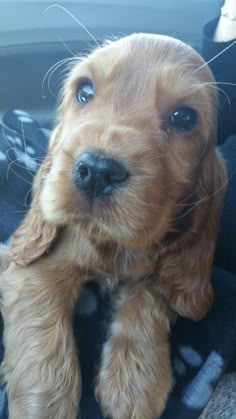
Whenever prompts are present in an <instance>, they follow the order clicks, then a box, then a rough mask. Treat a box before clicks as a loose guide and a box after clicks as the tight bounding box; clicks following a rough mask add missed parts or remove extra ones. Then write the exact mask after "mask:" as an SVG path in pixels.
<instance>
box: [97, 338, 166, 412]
mask: <svg viewBox="0 0 236 419" xmlns="http://www.w3.org/2000/svg"><path fill="white" fill-rule="evenodd" d="M135 346H136V345H133V344H132V343H130V342H121V344H120V345H119V344H118V343H116V344H111V343H107V344H106V346H105V348H104V352H103V359H102V366H101V370H100V373H99V375H98V379H97V385H96V396H97V398H98V400H99V401H100V403H101V408H102V411H103V414H104V416H105V417H109V418H111V419H156V418H157V417H159V416H160V415H161V413H162V412H163V410H164V408H165V405H166V402H167V398H168V395H169V392H170V390H171V387H172V377H171V374H170V372H169V370H168V368H166V369H165V365H161V364H160V368H159V370H158V365H157V364H155V362H154V365H153V364H152V360H153V356H149V355H150V354H149V353H148V352H149V351H148V349H147V353H146V357H145V358H144V357H143V355H142V354H141V353H140V352H139V348H138V346H137V347H135ZM141 352H142V351H141ZM151 352H152V351H151ZM141 355H142V356H141ZM151 355H153V354H151ZM160 361H161V360H160Z"/></svg>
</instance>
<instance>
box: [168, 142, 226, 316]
mask: <svg viewBox="0 0 236 419" xmlns="http://www.w3.org/2000/svg"><path fill="white" fill-rule="evenodd" d="M225 186H226V172H225V167H224V162H223V159H222V158H221V157H220V156H219V155H218V154H217V152H216V151H215V150H210V151H209V152H208V156H207V157H206V158H205V159H204V164H203V165H202V173H201V175H200V179H199V182H198V186H197V202H199V204H198V205H196V207H195V209H194V213H193V223H192V226H191V227H190V229H191V231H189V232H187V234H186V236H185V237H183V238H182V242H181V239H180V242H179V244H176V246H174V245H172V249H171V248H170V251H169V252H167V254H166V257H164V259H163V262H162V265H161V270H160V282H161V284H162V287H163V289H164V292H165V293H166V296H167V298H168V301H169V303H170V305H171V307H172V309H173V310H174V311H175V312H177V313H178V314H179V315H181V316H184V317H188V318H190V319H193V320H199V319H201V318H202V317H204V315H205V314H206V313H207V311H208V309H209V308H210V305H211V303H212V299H213V290H212V285H211V266H212V261H213V257H214V251H215V244H216V240H217V233H218V227H219V219H220V213H221V208H222V204H223V198H224V192H225Z"/></svg>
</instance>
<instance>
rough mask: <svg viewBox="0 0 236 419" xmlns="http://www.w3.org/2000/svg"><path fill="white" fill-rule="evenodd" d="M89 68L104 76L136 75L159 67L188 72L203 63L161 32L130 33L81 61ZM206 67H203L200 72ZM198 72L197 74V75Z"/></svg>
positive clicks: (191, 51) (153, 72)
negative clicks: (158, 33)
mask: <svg viewBox="0 0 236 419" xmlns="http://www.w3.org/2000/svg"><path fill="white" fill-rule="evenodd" d="M84 64H85V65H86V66H88V68H89V70H90V71H91V72H92V73H93V74H94V73H95V74H97V75H99V76H101V77H103V79H110V78H112V77H113V78H114V77H115V76H120V77H121V76H122V75H125V74H129V75H130V76H131V75H132V76H133V77H135V78H136V79H137V78H138V77H139V78H142V79H143V78H144V76H145V78H146V79H147V77H148V76H150V75H153V76H157V75H159V77H160V74H161V72H162V71H167V70H172V71H173V72H175V71H176V70H181V69H182V72H183V71H185V73H186V71H187V72H188V73H189V74H190V73H191V71H192V72H193V71H194V70H196V69H197V68H199V67H200V66H201V65H202V64H203V60H202V59H201V57H200V56H199V55H198V54H197V53H196V52H195V51H194V50H193V49H192V48H191V47H190V46H188V45H186V44H185V43H183V42H181V41H179V40H177V39H174V38H171V37H168V36H162V35H154V34H133V35H130V36H127V37H124V38H121V39H119V40H117V41H111V42H107V43H105V45H104V46H103V47H101V48H98V49H97V50H96V51H94V53H92V54H91V55H90V56H89V57H88V58H87V60H86V61H85V63H84ZM204 72H205V71H204V70H203V73H204ZM200 77H201V74H200V73H199V74H198V75H196V78H200Z"/></svg>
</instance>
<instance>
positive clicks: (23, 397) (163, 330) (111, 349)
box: [0, 34, 225, 419]
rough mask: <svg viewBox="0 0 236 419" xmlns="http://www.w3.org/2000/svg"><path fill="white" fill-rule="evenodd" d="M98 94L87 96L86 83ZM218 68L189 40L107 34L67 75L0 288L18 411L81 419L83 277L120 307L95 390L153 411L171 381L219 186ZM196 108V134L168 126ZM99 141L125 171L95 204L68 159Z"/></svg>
mask: <svg viewBox="0 0 236 419" xmlns="http://www.w3.org/2000/svg"><path fill="white" fill-rule="evenodd" d="M83 77H90V78H92V80H93V82H94V84H95V88H96V92H95V97H94V98H93V100H92V101H91V102H89V103H88V104H86V105H85V106H82V105H81V104H79V103H77V102H76V100H75V99H74V97H75V92H76V88H77V85H78V83H79V80H80V79H81V78H83ZM212 81H213V77H212V75H211V73H210V70H209V69H208V67H207V66H206V65H204V63H203V60H202V59H201V58H200V56H199V55H198V54H197V53H196V52H194V51H193V50H192V49H191V48H190V47H189V46H187V45H185V44H183V43H181V42H180V41H177V40H174V39H172V38H168V37H162V36H158V35H143V34H139V35H132V36H129V37H126V38H123V39H121V40H118V41H115V42H109V43H107V44H105V45H104V46H103V47H102V48H98V49H97V50H96V51H95V52H93V53H92V54H91V55H89V56H88V57H87V58H85V59H84V60H83V61H82V62H78V64H77V65H75V67H74V68H73V70H72V71H71V72H70V75H69V77H68V79H67V80H66V82H65V86H64V89H63V95H62V96H63V97H62V102H61V106H60V121H59V123H58V126H57V127H56V128H55V130H54V133H53V135H52V138H51V141H50V145H49V151H48V154H47V157H46V159H45V161H44V163H43V165H42V167H41V169H40V172H39V173H38V175H37V178H36V180H35V185H34V197H33V202H32V206H31V209H30V211H29V213H28V214H27V216H26V218H25V220H24V221H23V223H22V225H21V226H20V227H19V229H18V230H17V231H16V233H15V235H14V237H13V245H12V248H11V252H12V260H11V263H10V264H9V267H8V269H7V270H6V271H5V272H4V273H3V274H2V276H1V279H0V288H1V294H2V306H1V309H2V313H3V318H4V324H5V332H4V343H5V349H6V351H5V359H4V362H3V366H2V369H3V373H4V376H5V380H6V382H7V390H8V396H9V416H10V419H19V418H24V419H46V418H47V419H55V418H56V419H75V418H76V413H77V411H78V404H79V399H80V394H81V379H80V369H79V361H78V359H77V353H76V348H75V342H74V338H73V332H72V322H71V317H72V312H73V307H74V304H75V301H76V298H77V296H78V294H79V293H80V290H81V287H82V286H83V284H84V283H85V282H86V281H88V280H90V279H91V278H94V277H96V278H97V280H98V281H99V283H100V284H101V286H103V284H105V283H107V281H109V282H110V284H114V286H115V287H116V290H115V291H114V303H115V307H116V309H115V314H114V319H113V321H112V324H111V326H110V335H109V338H108V340H107V342H106V344H105V346H104V350H103V353H102V357H101V368H100V372H99V375H98V377H97V379H96V394H97V397H98V398H99V400H100V401H101V406H102V409H103V411H104V414H105V415H108V416H109V417H110V418H112V419H131V418H132V419H154V418H155V417H156V416H159V415H160V414H161V412H162V411H163V409H164V407H165V404H166V401H167V398H168V395H169V392H170V390H171V387H172V373H171V366H170V355H169V343H168V339H169V331H170V324H171V322H172V320H173V319H174V317H175V315H176V314H180V315H182V316H186V317H188V318H191V319H193V320H198V319H200V318H202V317H203V316H204V315H205V314H206V312H207V311H208V309H209V307H210V305H211V302H212V297H213V295H212V287H211V282H210V269H211V264H212V258H213V253H214V248H215V241H216V237H217V229H218V222H219V215H220V209H221V205H222V200H223V195H224V185H225V171H224V164H223V161H222V159H221V158H220V156H219V155H218V154H217V152H216V150H215V148H214V145H215V139H216V106H217V100H216V93H215V89H214V88H213V86H212V84H211V82H212ZM184 105H185V106H189V107H192V108H194V109H195V110H196V112H197V114H198V121H197V124H196V126H195V127H194V129H193V130H192V131H191V132H187V133H186V132H180V131H178V130H175V129H172V127H170V126H169V125H168V123H167V120H168V118H169V116H170V114H171V113H172V112H173V111H174V110H175V109H176V108H177V107H179V106H184ZM84 150H101V151H102V152H105V153H106V154H108V155H110V156H112V157H113V158H117V159H118V160H119V161H122V162H123V164H124V165H125V167H127V168H128V169H129V171H130V173H131V176H130V179H129V180H128V182H127V184H125V185H124V186H123V187H121V188H120V189H119V190H117V192H116V193H115V194H114V195H112V196H110V197H108V198H103V199H98V200H94V201H93V202H92V203H91V202H90V201H88V200H87V199H85V198H84V197H83V196H82V194H80V193H79V191H78V189H77V188H76V187H75V186H74V183H73V181H72V178H71V170H72V164H73V162H74V160H75V158H77V156H79V155H80V154H81V153H82V152H83V151H84Z"/></svg>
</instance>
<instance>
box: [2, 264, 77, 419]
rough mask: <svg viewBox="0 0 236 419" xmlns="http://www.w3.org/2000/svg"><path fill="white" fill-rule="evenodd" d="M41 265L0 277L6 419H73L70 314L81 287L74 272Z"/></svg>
mask: <svg viewBox="0 0 236 419" xmlns="http://www.w3.org/2000/svg"><path fill="white" fill-rule="evenodd" d="M52 266H53V264H52V265H51V267H48V268H47V264H46V262H45V261H42V263H41V262H36V263H34V264H32V265H30V266H27V268H20V267H17V269H16V268H14V267H13V268H9V269H8V270H7V271H5V272H4V273H3V274H2V276H1V277H0V289H1V294H2V301H1V309H2V314H3V319H4V344H5V358H4V361H3V365H2V372H3V375H4V379H5V381H6V384H7V391H8V400H9V419H75V418H76V416H77V412H78V404H79V399H80V394H81V377H80V368H79V363H78V357H77V351H76V347H75V342H74V336H73V330H72V313H73V307H74V303H75V299H76V297H77V293H78V289H79V287H80V286H81V281H80V274H79V272H76V271H75V270H73V268H71V267H70V268H66V267H61V266H57V267H56V266H53V267H52Z"/></svg>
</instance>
